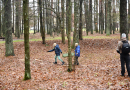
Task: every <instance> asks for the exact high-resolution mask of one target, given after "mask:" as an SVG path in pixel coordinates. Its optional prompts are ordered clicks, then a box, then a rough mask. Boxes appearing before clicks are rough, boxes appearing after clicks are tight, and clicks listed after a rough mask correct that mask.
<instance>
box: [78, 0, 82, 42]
mask: <svg viewBox="0 0 130 90" xmlns="http://www.w3.org/2000/svg"><path fill="white" fill-rule="evenodd" d="M82 3H83V0H80V7H79V10H80V16H79V40H83V37H82Z"/></svg>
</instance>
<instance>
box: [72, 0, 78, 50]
mask: <svg viewBox="0 0 130 90" xmlns="http://www.w3.org/2000/svg"><path fill="white" fill-rule="evenodd" d="M78 13H79V0H74V34H73V46H72V48H75V43H79V30H78V21H79V15H78Z"/></svg>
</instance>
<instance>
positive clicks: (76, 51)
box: [74, 43, 80, 65]
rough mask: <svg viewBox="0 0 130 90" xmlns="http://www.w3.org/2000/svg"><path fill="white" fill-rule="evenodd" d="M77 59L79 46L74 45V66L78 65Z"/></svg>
mask: <svg viewBox="0 0 130 90" xmlns="http://www.w3.org/2000/svg"><path fill="white" fill-rule="evenodd" d="M78 57H80V46H79V45H78V43H75V62H74V64H75V65H79V62H78Z"/></svg>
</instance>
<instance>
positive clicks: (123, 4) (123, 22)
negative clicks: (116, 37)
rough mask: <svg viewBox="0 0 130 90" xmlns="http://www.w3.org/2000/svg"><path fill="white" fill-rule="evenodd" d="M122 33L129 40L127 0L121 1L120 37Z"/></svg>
mask: <svg viewBox="0 0 130 90" xmlns="http://www.w3.org/2000/svg"><path fill="white" fill-rule="evenodd" d="M122 33H125V34H126V37H127V39H128V30H127V0H120V35H121V34H122Z"/></svg>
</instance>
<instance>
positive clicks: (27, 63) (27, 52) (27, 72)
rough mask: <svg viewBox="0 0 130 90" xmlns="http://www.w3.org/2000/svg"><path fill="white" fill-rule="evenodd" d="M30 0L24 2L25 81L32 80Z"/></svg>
mask: <svg viewBox="0 0 130 90" xmlns="http://www.w3.org/2000/svg"><path fill="white" fill-rule="evenodd" d="M28 3H29V0H23V18H24V47H25V74H24V80H28V79H31V73H30V50H29V15H28V14H29V8H28Z"/></svg>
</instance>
